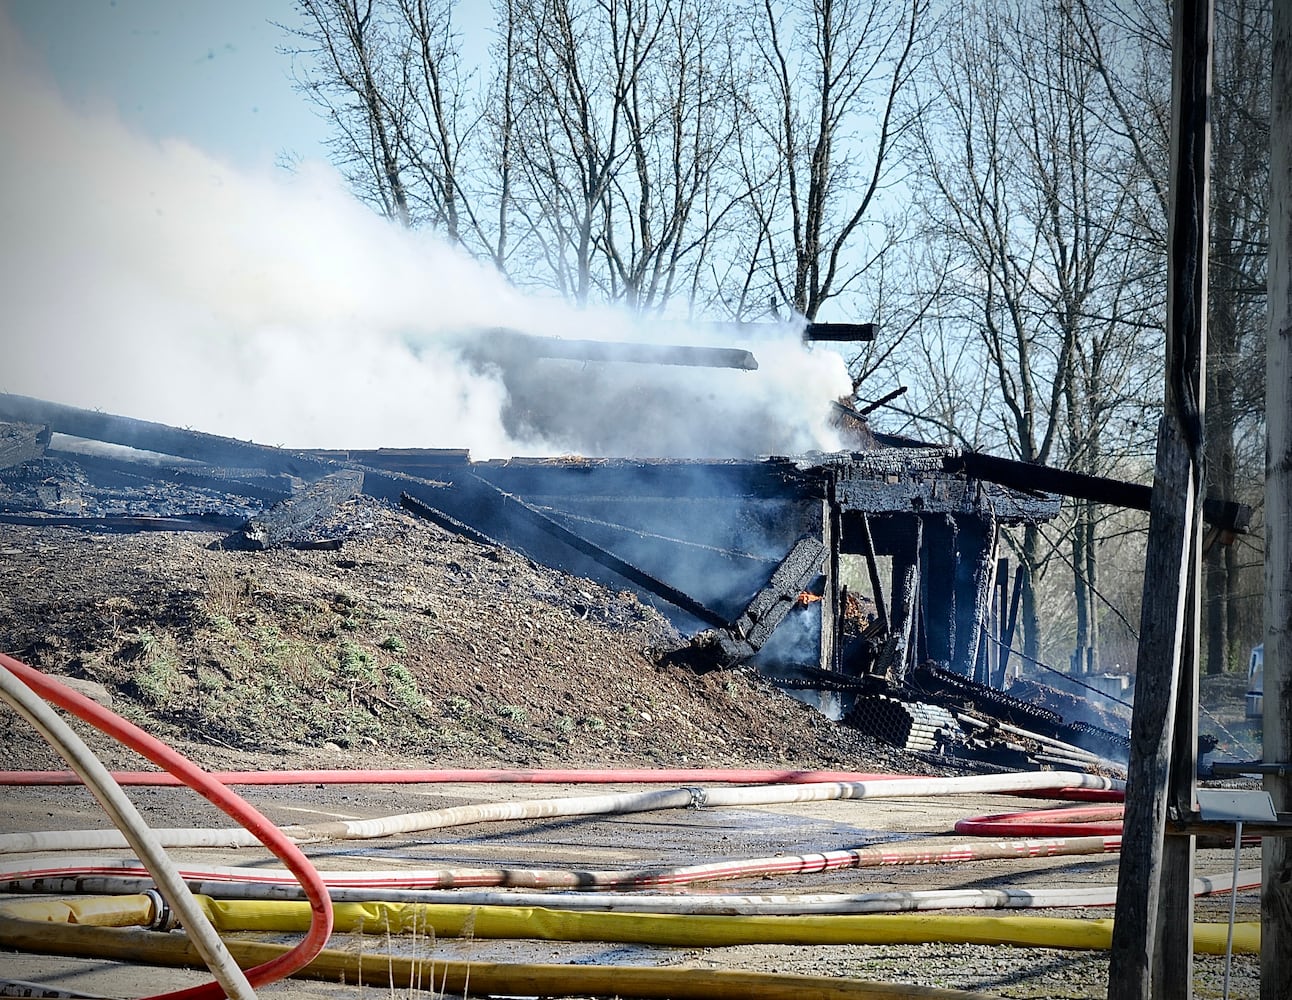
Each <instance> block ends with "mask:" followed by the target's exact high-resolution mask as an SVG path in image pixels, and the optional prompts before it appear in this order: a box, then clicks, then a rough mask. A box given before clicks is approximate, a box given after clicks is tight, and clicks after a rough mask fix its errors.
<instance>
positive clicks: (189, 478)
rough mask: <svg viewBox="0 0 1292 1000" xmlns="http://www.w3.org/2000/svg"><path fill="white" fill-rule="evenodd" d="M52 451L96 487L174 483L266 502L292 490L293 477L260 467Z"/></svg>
mask: <svg viewBox="0 0 1292 1000" xmlns="http://www.w3.org/2000/svg"><path fill="white" fill-rule="evenodd" d="M49 454H51V455H57V456H60V457H62V458H65V459H72V460H74V461H75V462H76V465H77V467H78V468H80V469H81V471H83V472H84V473H85V474H86V476H88V477H89V478H90V479H91V480H92V481H93V482H94V484H95V485H96V486H109V487H118V488H122V489H144V488H146V487H147V486H149V485H156V484H163V483H174V484H176V485H180V486H186V487H190V488H192V489H198V490H204V491H208V492H211V493H220V494H225V495H231V494H236V495H237V496H239V497H246V498H248V499H253V500H258V501H260V502H262V503H264V504H273V503H277V502H278V501H279V500H285V499H286V498H287V497H289V496H291V494H292V489H293V483H292V480H291V478H290V477H288V476H284V475H278V476H270V475H265V474H263V473H261V472H260V471H259V470H257V469H216V468H211V467H209V466H202V465H191V466H186V467H183V468H180V467H177V466H171V465H156V464H152V463H148V462H134V461H129V460H126V459H120V458H106V457H104V456H102V455H86V454H82V453H80V452H76V451H67V450H64V449H61V448H50V449H49ZM235 527H236V525H235Z"/></svg>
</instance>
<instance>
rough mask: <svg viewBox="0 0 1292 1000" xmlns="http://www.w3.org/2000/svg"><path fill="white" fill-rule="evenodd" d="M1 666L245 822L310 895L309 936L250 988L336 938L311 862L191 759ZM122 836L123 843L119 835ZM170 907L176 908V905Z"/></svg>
mask: <svg viewBox="0 0 1292 1000" xmlns="http://www.w3.org/2000/svg"><path fill="white" fill-rule="evenodd" d="M0 667H3V668H4V669H5V671H7V673H6V677H8V676H10V675H12V677H14V678H16V679H17V680H18V681H20V682H22V683H23V684H25V685H26V686H27V688H29V689H30V690H31V691H33V692H35V693H36V694H37V695H39V696H40V697H41V698H43V699H44V700H45V701H47V702H49V703H51V704H53V705H57V706H58V707H59V708H62V709H64V710H65V711H67V712H70V713H71V714H73V715H75V716H76V717H77V718H79V719H81V720H82V721H83V722H87V723H89V724H90V725H92V726H94V727H95V728H96V729H99V730H100V731H102V732H104V733H106V734H108V735H109V736H112V737H113V738H114V739H116V740H117V741H118V742H119V743H122V744H123V745H125V746H128V747H130V748H131V749H132V750H134V751H136V752H137V753H139V754H141V755H142V756H143V757H145V758H146V759H147V760H150V761H151V762H152V763H154V764H156V765H157V766H158V767H161V768H163V769H165V770H166V771H169V772H170V773H172V774H175V775H176V776H178V777H180V778H181V779H182V780H183V781H184V783H185V784H186V785H188V786H189V787H190V788H192V789H193V790H194V791H196V792H198V793H199V794H200V795H202V797H203V798H205V799H207V800H208V801H209V802H211V803H212V804H213V805H215V806H217V807H218V808H219V809H220V810H222V811H223V812H224V813H226V814H227V815H228V816H230V817H231V818H233V819H235V820H236V821H238V822H239V823H241V824H242V825H243V827H244V832H246V833H247V835H248V836H249V837H251V838H252V839H253V840H254V841H255V842H257V843H262V844H264V845H265V846H266V847H268V848H269V850H270V851H271V852H272V853H273V854H274V855H275V856H276V857H278V858H279V860H281V861H282V862H283V863H284V864H286V865H287V867H288V868H289V869H291V870H292V872H293V873H294V874H295V875H296V877H297V879H298V880H299V881H300V884H301V885H302V886H303V887H304V888H305V891H306V893H307V894H308V896H309V903H310V910H311V913H312V915H313V916H312V920H311V923H310V928H309V931H308V932H307V933H306V935H305V937H304V938H303V939H302V940H301V941H300V942H299V943H298V944H297V945H296V946H295V947H293V948H291V949H290V950H288V951H285V952H283V953H282V954H279V955H276V956H274V957H273V958H271V959H270V960H269V961H267V962H265V963H264V964H263V965H259V966H257V967H255V968H252V969H249V970H247V973H246V979H247V982H248V983H249V984H250V986H252V987H255V986H259V985H262V984H264V983H269V982H275V981H277V980H278V979H282V978H284V977H285V976H288V975H291V974H292V973H293V972H295V971H296V970H297V969H299V968H301V967H302V966H304V965H306V964H307V963H308V962H309V961H310V960H311V958H312V956H313V955H315V954H317V953H318V952H319V951H321V950H322V949H323V947H324V946H325V945H326V944H327V940H328V938H329V937H330V936H331V933H332V908H331V901H330V900H329V899H328V893H327V887H326V886H325V885H324V884H323V882H322V880H321V879H319V877H318V873H317V871H315V869H314V866H313V865H312V864H311V863H310V861H309V859H308V858H306V857H305V855H304V854H302V853H301V851H300V849H299V848H298V847H296V845H295V844H294V843H292V842H291V841H290V840H288V839H287V838H286V837H284V836H283V835H282V833H281V832H280V831H279V830H278V828H277V827H275V826H274V825H273V824H272V823H270V822H269V820H267V819H266V818H265V817H264V816H262V815H261V814H260V813H259V812H258V811H257V810H256V809H254V808H253V807H252V806H251V805H250V804H249V803H248V802H246V801H245V800H244V799H242V798H241V797H240V796H238V795H237V794H235V793H234V792H232V791H231V790H230V789H228V788H227V787H225V786H224V785H222V784H220V783H219V782H218V781H215V780H214V779H212V778H211V777H210V775H208V774H207V773H206V772H204V771H203V770H201V769H200V768H198V767H197V766H196V765H194V764H193V763H192V762H191V761H189V760H188V759H187V758H186V757H184V756H183V755H181V754H179V753H178V752H176V751H175V750H173V749H172V748H171V747H169V746H167V745H166V744H164V743H162V742H161V741H160V740H158V739H156V738H154V737H153V736H151V735H149V734H148V733H146V732H144V731H143V730H142V729H140V728H139V727H138V726H135V725H134V724H133V723H131V722H128V721H127V720H125V719H123V718H121V717H120V716H119V715H117V714H116V713H114V712H111V711H109V710H108V709H106V708H104V707H103V706H102V705H99V704H98V703H97V702H95V701H92V700H91V699H89V698H86V697H85V696H84V695H81V694H79V693H78V692H76V691H73V690H71V689H70V688H68V687H67V686H65V685H63V684H60V683H58V682H57V681H55V680H53V679H52V678H49V677H46V676H45V675H44V674H42V673H41V672H40V671H38V670H33V669H32V668H31V667H28V666H27V665H26V664H24V663H21V662H19V661H18V660H15V659H14V658H13V657H10V656H6V655H5V654H3V653H0ZM87 778H89V779H91V780H95V781H97V777H96V776H95V775H93V774H90V773H88V772H87ZM99 791H100V792H101V793H102V794H108V793H106V792H104V791H103V789H99ZM117 836H118V838H120V839H124V837H122V835H121V834H120V832H118V833H117ZM170 902H171V903H172V905H174V902H175V901H170ZM224 992H225V991H224V990H223V989H222V988H221V984H220V982H219V981H215V982H211V983H206V984H204V985H202V986H197V987H194V988H192V989H189V990H180V991H177V992H176V993H174V994H171V995H168V997H167V1000H208V998H211V1000H216V998H218V997H220V996H222V995H223V994H224Z"/></svg>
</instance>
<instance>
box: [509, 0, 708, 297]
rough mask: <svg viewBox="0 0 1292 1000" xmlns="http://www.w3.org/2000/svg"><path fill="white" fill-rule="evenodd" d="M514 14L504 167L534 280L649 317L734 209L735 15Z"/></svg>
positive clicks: (692, 11) (657, 2) (672, 2)
mask: <svg viewBox="0 0 1292 1000" xmlns="http://www.w3.org/2000/svg"><path fill="white" fill-rule="evenodd" d="M507 11H508V14H509V16H510V18H511V21H510V26H511V28H510V30H511V31H513V32H514V38H513V42H512V47H511V51H512V52H513V53H514V56H515V63H514V65H513V66H511V67H509V69H510V72H511V80H512V83H511V90H510V93H511V97H512V100H511V102H510V108H511V114H512V118H511V124H512V132H511V135H512V146H511V151H510V154H509V156H508V164H509V166H510V167H511V169H512V170H513V171H514V174H513V177H514V181H513V184H514V187H513V202H512V203H513V206H514V207H515V211H516V213H517V217H518V219H519V220H520V222H521V226H520V227H519V228H520V229H522V230H523V233H524V235H523V237H518V238H521V239H523V240H524V248H523V250H522V251H521V252H522V253H523V255H524V256H525V258H526V264H525V268H526V270H527V271H528V273H529V275H530V277H531V279H532V280H540V281H545V282H547V283H550V284H551V285H552V286H553V287H555V288H557V289H558V290H559V291H561V292H562V293H563V294H565V295H567V296H568V297H570V298H571V299H573V300H575V301H577V302H587V301H590V300H592V299H601V300H607V301H617V302H624V303H626V304H628V305H629V306H631V307H632V308H634V309H636V310H639V311H658V310H660V309H662V308H664V307H665V306H666V305H667V304H668V303H669V302H670V301H672V300H673V299H675V298H677V297H679V296H680V297H683V298H685V297H688V296H691V295H692V294H694V293H695V291H696V289H697V287H698V283H699V279H700V268H701V267H702V264H703V260H704V258H705V256H706V254H707V253H708V251H709V249H710V248H711V245H712V239H713V236H714V232H715V227H717V226H718V225H719V224H720V223H721V220H722V218H723V217H724V215H725V213H727V212H729V210H730V205H731V203H732V201H733V198H732V196H731V195H730V194H729V193H728V192H727V191H726V189H725V188H724V186H723V184H722V182H723V181H724V180H725V177H724V175H723V171H724V167H723V163H724V159H725V157H726V150H727V147H728V145H729V143H728V137H729V135H730V132H731V128H732V125H731V121H732V115H731V114H730V113H729V111H728V104H727V102H728V101H729V99H730V97H729V95H730V90H729V83H728V81H729V72H728V69H727V62H726V60H727V59H728V58H729V57H730V53H731V50H730V47H729V44H728V39H727V37H726V36H727V32H728V30H729V22H728V15H727V11H726V6H725V5H724V4H722V3H720V2H717V0H596V2H592V0H510V2H509V3H508V4H507ZM518 249H520V248H518Z"/></svg>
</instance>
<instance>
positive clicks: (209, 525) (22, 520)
mask: <svg viewBox="0 0 1292 1000" xmlns="http://www.w3.org/2000/svg"><path fill="white" fill-rule="evenodd" d="M241 520H242V518H240V517H231V516H228V515H225V514H177V515H173V516H171V517H148V516H144V515H138V516H135V515H129V514H102V515H87V516H85V517H64V516H61V515H49V516H44V515H40V514H15V513H11V512H8V511H4V512H0V524H21V525H27V526H29V527H36V528H55V527H57V528H84V529H85V530H86V531H228V530H229V529H230V528H232V527H233V526H234V525H236V524H238V523H239V522H241Z"/></svg>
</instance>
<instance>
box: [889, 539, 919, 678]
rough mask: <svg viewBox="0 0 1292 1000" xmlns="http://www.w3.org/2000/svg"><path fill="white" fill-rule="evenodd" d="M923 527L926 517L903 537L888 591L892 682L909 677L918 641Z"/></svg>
mask: <svg viewBox="0 0 1292 1000" xmlns="http://www.w3.org/2000/svg"><path fill="white" fill-rule="evenodd" d="M923 525H924V521H923V518H919V517H914V518H911V523H910V527H909V534H907V533H904V534H903V537H902V544H901V547H900V548H899V549H898V550H897V551H895V552H894V553H893V579H892V584H891V586H890V588H889V591H890V593H891V594H892V600H891V601H890V602H889V609H888V613H889V620H890V621H891V622H892V631H891V633H890V635H891V637H892V642H893V649H894V657H893V659H894V662H893V665H892V667H891V668H890V679H891V680H893V681H898V682H900V681H904V680H905V679H906V677H907V675H908V674H909V672H910V666H911V658H912V650H913V649H914V648H915V646H916V645H917V642H918V640H917V637H916V634H915V629H916V622H917V620H918V618H919V601H920V549H921V547H922V544H923Z"/></svg>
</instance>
